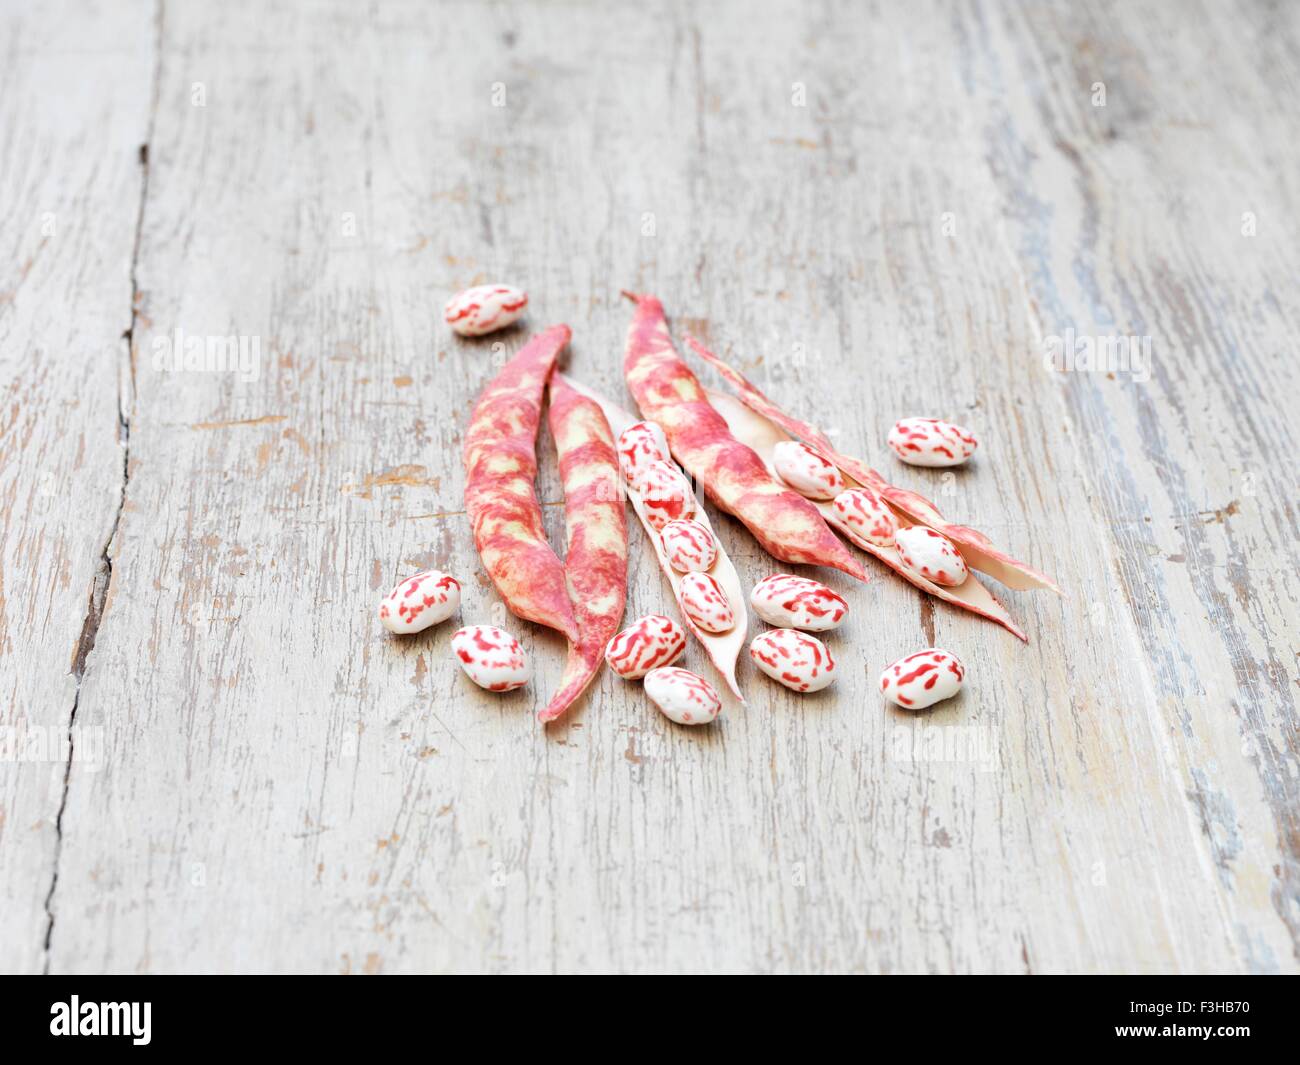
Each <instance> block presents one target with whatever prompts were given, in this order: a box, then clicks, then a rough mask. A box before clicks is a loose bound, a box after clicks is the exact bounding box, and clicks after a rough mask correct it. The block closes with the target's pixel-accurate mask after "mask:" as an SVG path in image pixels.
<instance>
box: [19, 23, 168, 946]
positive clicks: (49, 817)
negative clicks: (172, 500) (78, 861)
mask: <svg viewBox="0 0 1300 1065" xmlns="http://www.w3.org/2000/svg"><path fill="white" fill-rule="evenodd" d="M150 15H151V12H150V9H149V7H148V5H146V4H143V3H132V4H122V5H115V6H114V7H113V8H112V9H111V10H106V9H104V8H103V6H102V5H95V4H90V3H77V2H72V0H69V2H63V3H56V4H51V5H46V6H44V7H43V8H42V9H41V10H40V11H37V10H35V9H26V10H24V9H21V8H18V7H6V8H5V9H4V10H3V11H0V40H3V41H4V42H5V43H4V46H3V50H4V60H3V62H0V101H2V103H0V141H3V143H4V145H5V150H4V152H3V153H0V203H3V204H4V208H5V225H4V226H3V228H2V229H0V377H2V378H3V379H4V381H5V382H6V383H7V384H6V389H5V393H6V397H5V404H4V415H3V418H2V419H0V454H2V455H3V461H2V462H0V524H2V525H3V537H2V540H3V544H4V548H3V551H4V554H3V557H2V560H0V692H3V696H2V698H3V703H2V704H0V752H2V753H0V855H3V858H2V859H0V969H3V970H4V971H7V972H39V971H40V970H41V969H42V968H43V967H44V965H45V952H46V942H47V938H48V937H49V935H50V933H51V924H52V920H53V917H52V912H53V907H54V906H55V904H56V899H55V874H56V869H57V868H58V859H59V852H60V848H61V842H62V841H61V832H60V824H59V822H60V817H61V815H62V813H63V803H64V794H65V790H64V789H65V783H66V779H67V771H68V762H69V758H72V759H74V760H75V764H76V765H77V766H78V768H79V770H80V771H83V772H85V773H87V774H93V773H95V772H96V771H98V770H100V769H102V768H103V765H102V763H103V759H104V750H103V747H104V742H103V741H104V737H103V735H102V734H101V733H98V732H96V731H93V730H84V729H83V728H81V723H80V722H79V721H77V720H75V716H76V707H77V701H78V691H79V686H80V680H81V677H82V673H83V669H84V668H85V665H86V659H87V655H88V653H89V652H90V649H91V647H92V646H93V645H94V637H95V629H96V627H97V625H98V623H99V619H100V615H101V613H102V610H103V605H104V597H105V593H106V591H107V587H108V578H109V573H110V568H111V561H112V556H113V552H114V550H115V548H116V541H115V539H114V530H115V527H116V522H117V516H118V511H119V507H120V506H121V499H122V483H123V475H124V462H125V459H126V436H127V430H126V426H125V424H123V423H122V422H120V420H119V419H120V418H121V419H129V413H130V404H131V381H130V372H129V366H128V365H127V342H126V340H125V339H124V336H123V334H124V332H125V331H127V330H129V329H130V327H131V322H132V313H131V299H132V286H131V256H132V248H133V246H134V243H135V230H136V220H137V216H138V213H139V203H140V179H141V171H140V166H139V162H138V152H139V148H140V145H141V144H143V143H144V142H145V140H146V139H147V137H146V125H147V119H148V108H149V80H150V55H151V27H150Z"/></svg>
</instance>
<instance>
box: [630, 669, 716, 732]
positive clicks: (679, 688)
mask: <svg viewBox="0 0 1300 1065" xmlns="http://www.w3.org/2000/svg"><path fill="white" fill-rule="evenodd" d="M645 693H646V697H647V698H648V699H649V700H650V701H651V702H652V703H654V704H655V706H657V707H658V708H659V712H660V713H662V714H663V715H664V717H666V718H668V719H669V720H670V721H676V722H677V724H679V725H707V724H708V723H709V722H710V721H712V720H713V719H714V718H716V717H717V716H718V714H719V713H721V712H722V699H721V698H719V696H718V693H717V690H716V689H715V688H714V687H713V685H712V684H710V683H709V682H708V681H707V680H705V679H704V678H703V677H700V676H697V675H696V674H694V673H692V672H690V670H686V669H676V668H674V667H672V666H668V667H666V668H664V669H656V670H652V671H651V672H650V673H649V674H647V676H646V678H645Z"/></svg>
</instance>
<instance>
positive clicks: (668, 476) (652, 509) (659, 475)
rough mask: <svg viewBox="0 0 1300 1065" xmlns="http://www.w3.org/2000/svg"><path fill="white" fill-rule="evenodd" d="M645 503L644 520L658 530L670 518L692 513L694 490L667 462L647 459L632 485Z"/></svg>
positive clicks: (687, 516)
mask: <svg viewBox="0 0 1300 1065" xmlns="http://www.w3.org/2000/svg"><path fill="white" fill-rule="evenodd" d="M635 487H636V490H637V491H638V492H639V493H640V495H641V502H642V503H643V504H644V505H645V515H646V520H647V521H649V522H650V524H651V525H652V526H653V527H654V529H655V531H656V532H658V531H661V530H662V529H663V527H664V526H665V525H667V524H668V523H669V522H670V521H678V520H679V519H681V518H689V517H691V516H692V515H693V514H694V513H695V493H694V492H692V491H691V484H690V482H689V481H688V480H687V479H686V478H685V477H684V476H682V474H681V473H680V472H678V470H677V467H676V466H673V465H671V464H669V463H667V462H661V461H654V462H651V463H650V464H649V465H648V466H647V467H646V468H645V470H644V471H643V472H642V474H641V479H640V482H639V483H638V484H637V485H636V486H635Z"/></svg>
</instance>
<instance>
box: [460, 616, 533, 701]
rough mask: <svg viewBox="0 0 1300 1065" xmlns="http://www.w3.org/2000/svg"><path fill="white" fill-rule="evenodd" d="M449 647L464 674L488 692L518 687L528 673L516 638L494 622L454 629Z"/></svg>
mask: <svg viewBox="0 0 1300 1065" xmlns="http://www.w3.org/2000/svg"><path fill="white" fill-rule="evenodd" d="M451 650H452V653H453V654H454V655H455V656H456V661H458V662H459V663H460V668H461V669H463V670H464V671H465V675H466V676H467V677H469V679H470V680H472V681H473V682H474V683H475V684H477V685H478V686H479V687H480V688H486V689H487V690H488V691H491V692H508V691H514V690H515V689H516V688H522V687H523V686H524V685H525V684H527V683H528V680H529V678H530V677H531V676H532V669H531V667H530V666H529V664H528V658H527V656H526V655H525V654H524V649H523V648H522V647H520V646H519V641H518V640H516V639H515V638H514V637H513V636H511V635H510V633H508V632H506V631H505V629H498V628H497V627H496V626H495V625H467V626H465V628H463V629H458V630H457V631H456V632H455V633H453V634H452V637H451Z"/></svg>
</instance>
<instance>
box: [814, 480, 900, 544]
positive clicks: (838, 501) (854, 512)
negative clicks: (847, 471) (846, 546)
mask: <svg viewBox="0 0 1300 1065" xmlns="http://www.w3.org/2000/svg"><path fill="white" fill-rule="evenodd" d="M831 505H832V507H834V509H835V516H836V517H837V518H838V519H839V521H838V522H837V523H836V524H837V525H838V527H839V529H840V531H841V532H842V533H844V535H845V536H847V537H848V538H849V539H850V540H852V541H853V542H854V543H856V544H858V546H859V547H860V546H862V544H863V543H864V542H865V543H867V544H871V545H873V546H875V547H892V546H893V543H894V537H895V535H896V534H897V533H898V522H897V521H896V520H895V519H894V512H893V511H892V510H890V509H889V507H888V506H887V505H886V503H885V501H884V500H883V499H881V498H880V497H879V496H878V495H876V493H875V492H873V491H872V490H871V489H870V488H850V489H848V490H847V491H844V492H841V493H840V494H839V495H837V496H836V497H835V502H834V503H833V504H831Z"/></svg>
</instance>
